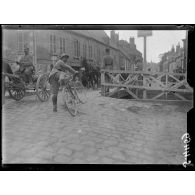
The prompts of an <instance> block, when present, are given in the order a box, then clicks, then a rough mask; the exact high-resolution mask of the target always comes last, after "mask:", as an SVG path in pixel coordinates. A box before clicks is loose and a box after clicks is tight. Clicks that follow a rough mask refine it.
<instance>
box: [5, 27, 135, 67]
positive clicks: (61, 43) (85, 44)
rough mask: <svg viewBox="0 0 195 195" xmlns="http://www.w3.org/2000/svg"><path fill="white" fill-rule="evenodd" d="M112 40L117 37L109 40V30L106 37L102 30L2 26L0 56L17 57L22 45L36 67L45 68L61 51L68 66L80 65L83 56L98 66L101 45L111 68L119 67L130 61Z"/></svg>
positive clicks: (53, 61) (101, 54) (100, 62)
mask: <svg viewBox="0 0 195 195" xmlns="http://www.w3.org/2000/svg"><path fill="white" fill-rule="evenodd" d="M116 41H119V40H118V38H117V40H115V41H113V32H112V34H111V39H110V38H109V37H108V35H107V34H106V33H105V32H104V31H103V30H3V58H4V59H9V60H10V62H11V61H16V60H18V59H19V58H20V57H21V56H22V55H23V51H24V46H25V45H26V46H28V47H29V48H30V54H31V55H32V56H33V63H34V65H35V68H36V69H37V70H39V69H43V70H44V71H47V70H48V69H49V67H50V65H51V64H54V63H55V62H56V60H57V59H58V57H59V56H60V54H62V53H66V54H68V55H69V56H70V58H69V64H70V65H71V66H75V67H80V65H81V61H82V59H83V58H86V59H87V61H88V63H90V64H92V65H94V66H98V67H100V66H101V64H102V59H103V56H104V55H105V49H106V48H110V54H111V56H112V57H113V59H114V69H116V70H119V69H124V67H128V66H130V64H131V63H132V62H131V59H130V57H129V55H128V54H127V53H126V52H125V50H124V49H123V48H122V47H120V45H119V44H118V43H117V44H115V42H116Z"/></svg>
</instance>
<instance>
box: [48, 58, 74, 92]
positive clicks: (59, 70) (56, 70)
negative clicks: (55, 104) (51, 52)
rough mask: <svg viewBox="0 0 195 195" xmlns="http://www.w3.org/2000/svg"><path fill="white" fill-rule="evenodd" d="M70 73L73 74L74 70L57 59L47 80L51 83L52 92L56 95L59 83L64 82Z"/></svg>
mask: <svg viewBox="0 0 195 195" xmlns="http://www.w3.org/2000/svg"><path fill="white" fill-rule="evenodd" d="M69 72H70V73H72V74H74V73H75V70H74V69H72V68H71V67H70V66H69V65H67V64H65V63H64V62H63V61H62V60H58V61H57V62H56V64H55V65H54V67H53V69H52V70H51V72H50V74H49V82H50V84H51V92H52V94H55V95H57V94H58V91H59V86H60V84H65V82H66V81H68V79H69V78H70V74H69Z"/></svg>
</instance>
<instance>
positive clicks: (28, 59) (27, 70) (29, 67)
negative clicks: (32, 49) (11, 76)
mask: <svg viewBox="0 0 195 195" xmlns="http://www.w3.org/2000/svg"><path fill="white" fill-rule="evenodd" d="M18 64H19V65H20V72H21V73H24V77H25V82H30V81H32V74H33V71H34V70H35V68H34V66H33V58H32V56H31V55H30V54H29V48H28V47H25V48H24V56H23V57H22V58H21V59H20V61H19V63H18Z"/></svg>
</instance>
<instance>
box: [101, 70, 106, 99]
mask: <svg viewBox="0 0 195 195" xmlns="http://www.w3.org/2000/svg"><path fill="white" fill-rule="evenodd" d="M104 83H105V72H101V94H102V95H103V96H105V92H106V91H105V86H104Z"/></svg>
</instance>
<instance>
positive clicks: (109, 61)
mask: <svg viewBox="0 0 195 195" xmlns="http://www.w3.org/2000/svg"><path fill="white" fill-rule="evenodd" d="M113 65H114V61H113V58H112V57H111V56H110V49H109V48H106V55H105V56H104V57H103V64H102V67H101V68H102V69H106V70H113ZM109 81H110V77H109V75H108V74H107V73H105V82H109ZM104 90H105V92H109V88H108V87H105V88H104Z"/></svg>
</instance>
